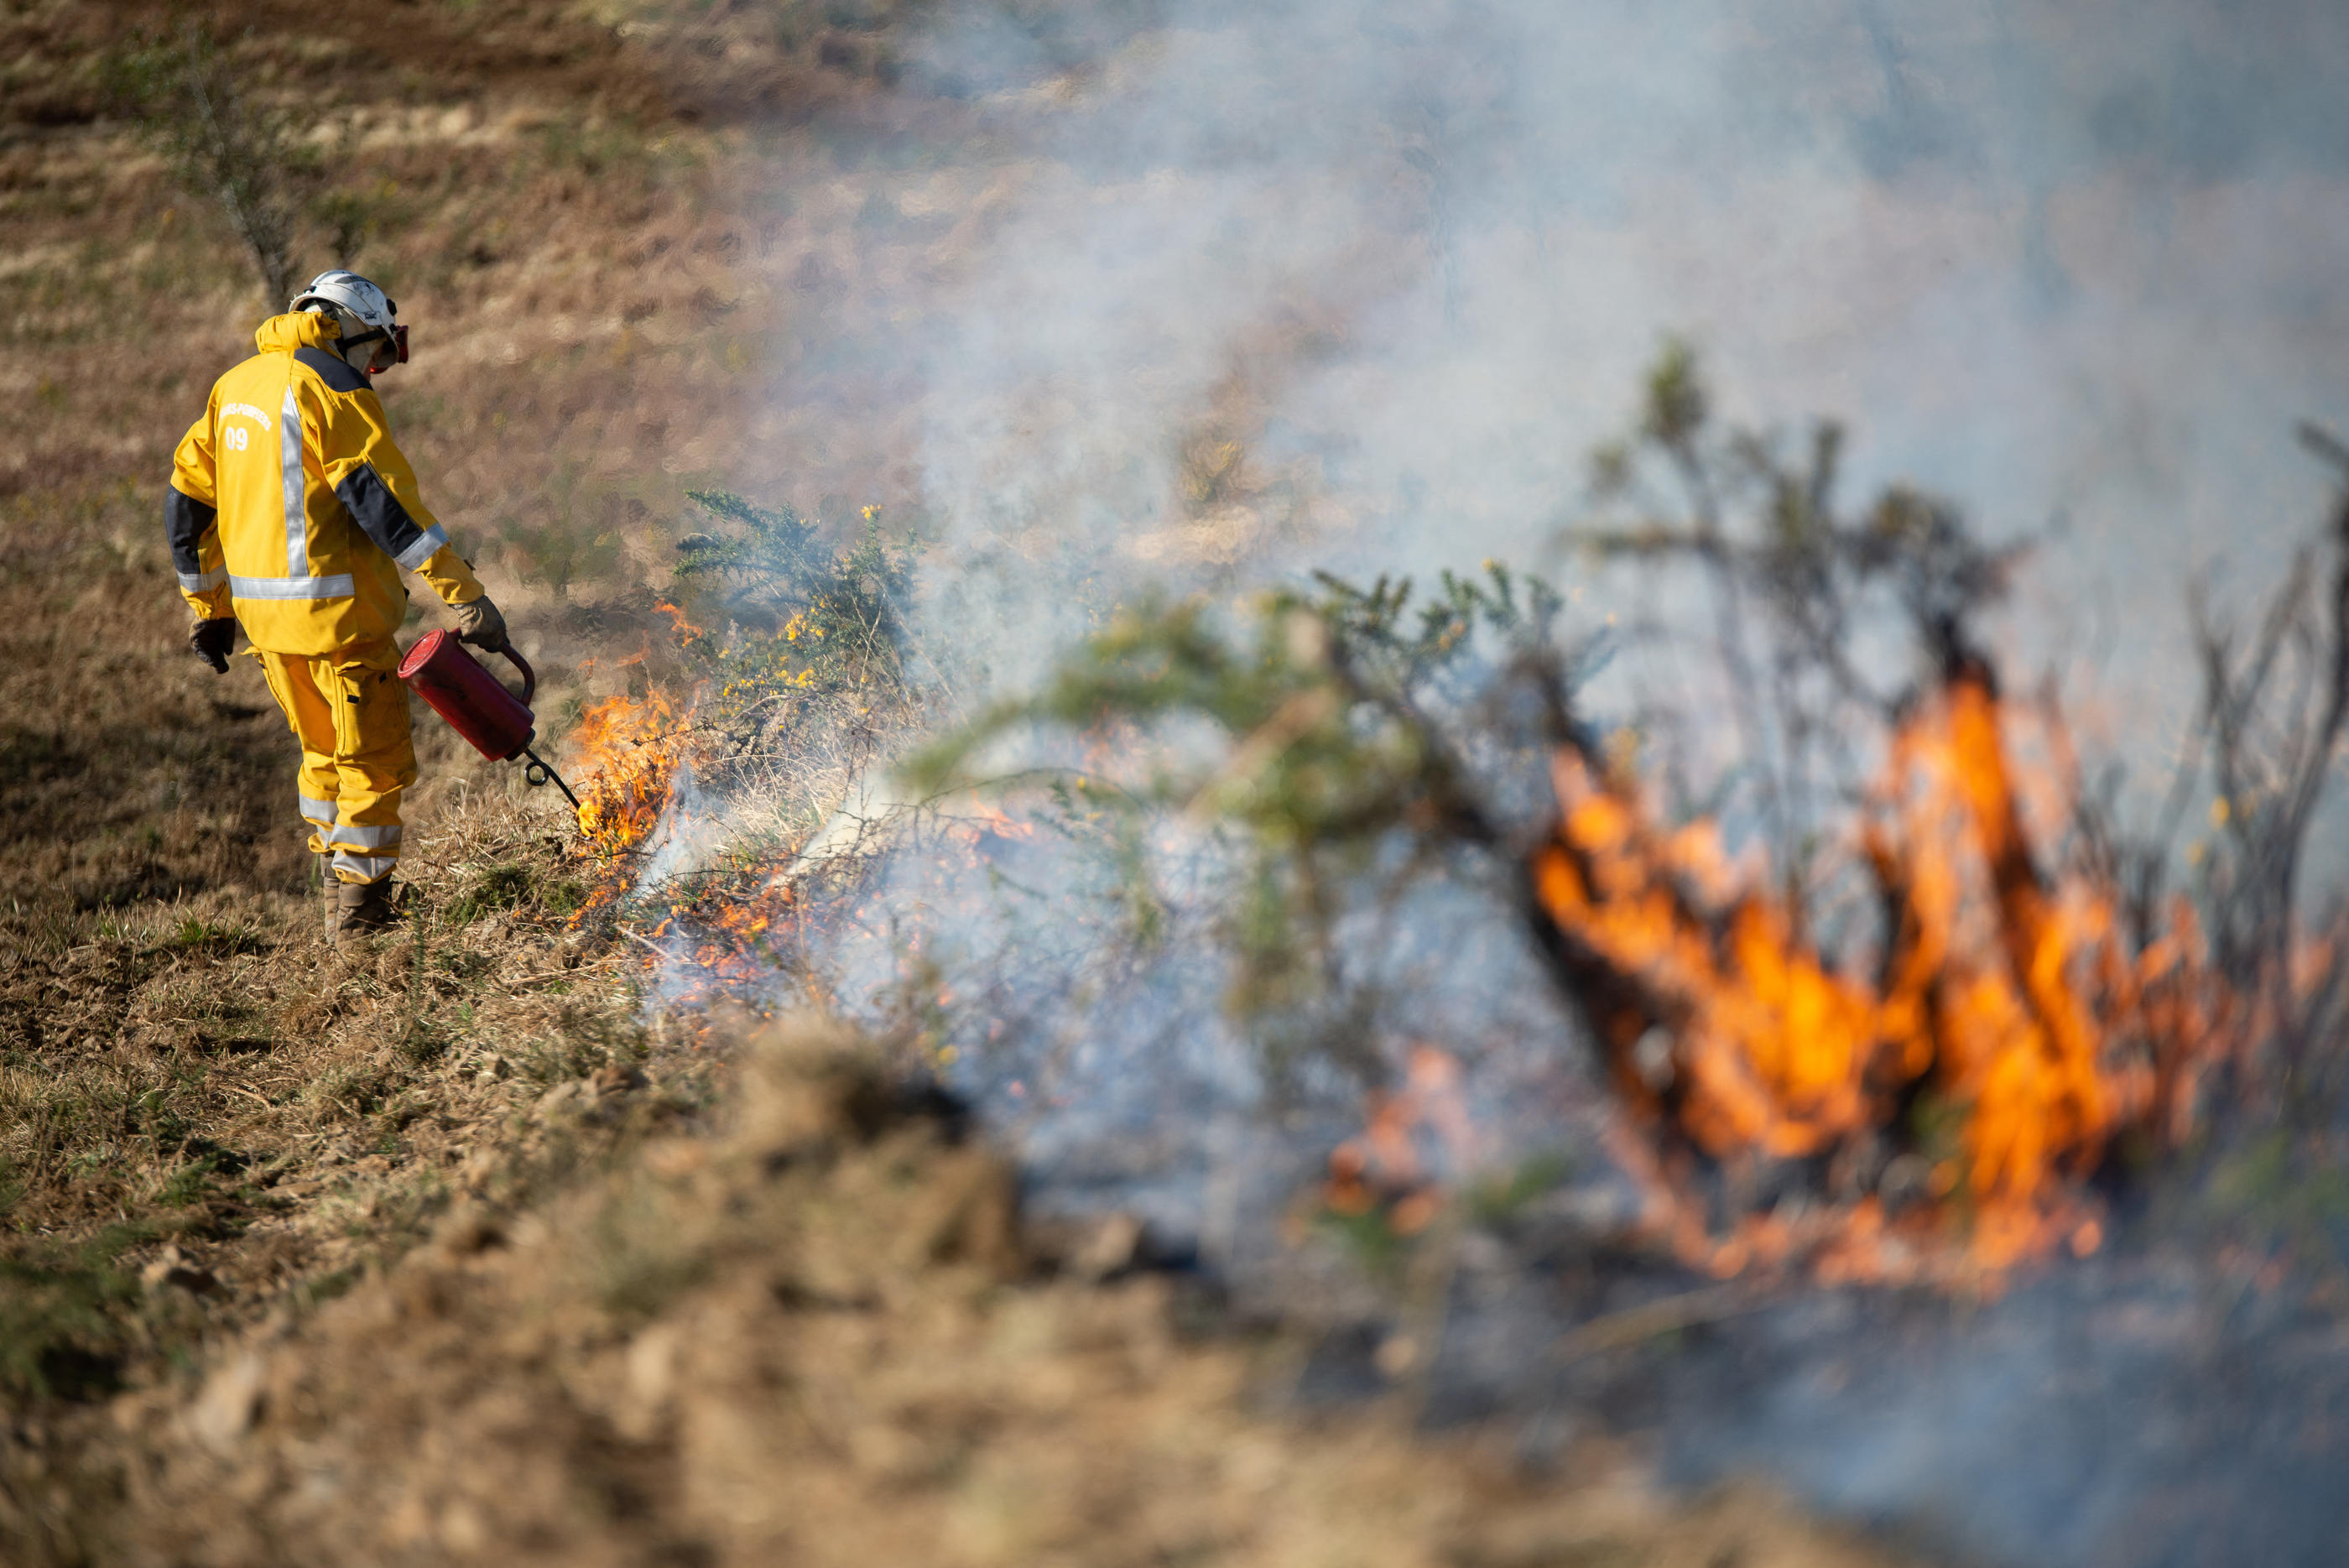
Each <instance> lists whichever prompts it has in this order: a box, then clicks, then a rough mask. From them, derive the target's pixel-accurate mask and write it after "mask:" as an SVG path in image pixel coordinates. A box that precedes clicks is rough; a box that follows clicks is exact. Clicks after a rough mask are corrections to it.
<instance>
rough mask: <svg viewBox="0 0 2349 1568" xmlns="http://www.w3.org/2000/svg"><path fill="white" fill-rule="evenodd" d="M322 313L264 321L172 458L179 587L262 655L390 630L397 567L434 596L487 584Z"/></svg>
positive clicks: (312, 650)
mask: <svg viewBox="0 0 2349 1568" xmlns="http://www.w3.org/2000/svg"><path fill="white" fill-rule="evenodd" d="M335 334H336V327H335V321H334V318H333V317H329V316H321V315H316V314H311V313H304V314H299V315H289V316H274V317H270V318H269V319H268V320H267V321H264V322H263V323H262V325H261V330H260V331H258V332H256V333H254V338H253V340H254V348H258V349H259V350H260V352H259V353H257V354H255V355H254V357H253V358H250V359H247V360H246V361H244V363H243V364H242V365H239V366H237V367H235V368H234V369H232V370H230V371H229V372H228V373H227V374H226V375H224V376H222V378H221V379H219V380H218V381H215V382H214V383H212V400H211V401H210V402H209V403H207V404H206V405H205V408H204V411H203V415H202V418H200V419H198V420H197V421H196V422H195V423H194V424H192V425H191V426H190V427H188V433H187V434H186V435H185V436H184V437H182V438H181V441H180V448H179V451H178V452H176V453H174V454H173V456H172V462H171V492H170V493H169V494H168V495H167V496H166V497H165V498H164V502H163V526H164V531H165V533H166V534H168V535H170V538H171V564H172V566H173V568H174V569H175V570H176V571H177V572H178V573H179V576H180V591H181V594H182V595H184V596H185V597H186V598H187V601H188V603H189V604H190V605H191V606H193V607H194V608H195V609H196V611H197V612H198V613H199V614H202V615H205V616H209V617H212V618H218V617H220V616H222V615H226V614H229V613H231V611H232V610H233V613H234V614H235V616H236V618H237V619H238V620H239V621H240V622H242V623H243V627H244V635H245V637H246V638H247V639H249V640H250V641H251V642H252V643H253V646H254V647H255V648H257V649H265V650H267V651H269V652H271V653H285V654H300V655H307V656H313V657H315V656H318V655H323V654H330V653H334V652H336V651H338V650H340V649H347V648H350V647H353V646H355V645H357V644H359V643H363V642H374V641H378V640H384V639H389V638H390V636H391V634H392V632H393V631H394V630H395V629H396V628H398V626H399V624H400V622H401V620H402V619H403V618H406V616H407V614H408V588H407V586H406V585H405V584H403V583H402V582H401V581H400V576H399V574H400V569H401V568H402V567H405V568H407V569H408V570H409V571H412V572H415V573H417V574H419V576H422V577H423V578H424V580H425V581H426V582H428V583H429V584H431V585H432V590H433V591H434V592H435V593H437V594H439V595H440V597H441V599H442V600H443V601H445V602H446V603H449V604H452V605H459V604H470V603H471V602H472V601H473V600H474V599H477V598H479V597H481V583H480V582H479V581H477V580H476V579H475V578H474V576H473V572H472V568H471V567H470V566H466V565H465V563H464V561H463V560H461V559H460V557H459V556H458V555H457V552H456V549H455V547H454V546H452V545H450V543H449V535H448V534H447V533H446V532H445V531H444V530H443V529H442V528H441V526H440V524H439V523H438V522H436V521H435V520H434V518H433V516H432V514H431V513H430V512H429V511H428V510H426V508H425V505H424V501H423V498H422V497H421V496H420V495H419V494H418V493H417V486H416V472H415V470H413V469H411V468H409V466H408V460H407V459H406V458H405V457H402V456H401V455H400V452H399V448H398V446H396V445H395V444H393V442H392V439H391V431H390V427H389V426H388V424H387V423H386V422H385V421H384V414H383V404H382V402H381V400H378V398H377V396H376V394H375V389H374V388H372V387H370V386H369V385H368V384H367V378H366V377H365V376H362V375H360V374H359V373H358V372H357V370H354V369H351V368H350V367H349V366H348V365H347V364H345V363H344V362H343V361H342V360H341V359H340V358H337V357H336V356H335V355H334V354H333V353H331V352H329V351H328V346H330V345H331V344H333V342H334V340H335Z"/></svg>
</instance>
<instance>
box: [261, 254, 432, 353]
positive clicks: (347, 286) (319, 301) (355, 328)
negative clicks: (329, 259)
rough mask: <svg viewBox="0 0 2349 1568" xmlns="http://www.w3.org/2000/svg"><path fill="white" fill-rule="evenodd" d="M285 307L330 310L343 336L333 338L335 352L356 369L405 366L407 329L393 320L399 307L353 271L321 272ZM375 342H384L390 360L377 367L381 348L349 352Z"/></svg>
mask: <svg viewBox="0 0 2349 1568" xmlns="http://www.w3.org/2000/svg"><path fill="white" fill-rule="evenodd" d="M286 308H287V309H288V310H317V311H331V312H332V313H333V315H334V317H335V318H336V322H337V323H338V324H339V325H340V327H341V328H342V335H341V336H340V337H337V338H336V339H335V351H336V353H338V354H340V355H341V356H342V357H343V358H345V359H347V360H349V361H350V363H351V368H352V369H355V370H365V371H368V372H370V373H372V372H373V371H376V370H378V369H383V370H388V369H390V368H391V367H392V366H394V365H405V364H407V363H408V328H407V327H403V326H401V325H400V324H399V323H398V322H397V321H395V320H393V319H392V317H394V316H396V315H398V311H399V306H397V305H395V304H393V303H392V301H391V300H390V299H389V298H388V297H387V296H385V294H384V292H383V290H381V289H379V288H378V287H377V286H375V285H374V284H372V283H369V282H368V281H367V279H366V278H363V277H361V276H360V275H358V274H357V273H355V272H345V271H344V270H342V269H341V268H339V267H336V268H334V269H333V270H331V271H327V272H322V273H320V274H319V275H317V276H316V277H314V278H312V279H311V280H310V281H309V282H308V283H306V284H305V285H304V286H303V287H302V292H301V293H299V294H297V295H295V296H294V303H293V304H291V305H289V306H286ZM377 342H382V343H385V344H386V345H387V346H388V348H389V351H390V352H391V354H392V356H393V357H392V358H389V359H384V361H383V363H382V364H380V365H378V364H377V363H375V361H376V360H378V359H383V354H384V350H382V349H374V348H369V349H368V351H367V353H365V354H362V355H359V356H358V357H357V358H353V357H352V353H351V350H353V349H355V348H366V347H367V345H369V344H373V343H377Z"/></svg>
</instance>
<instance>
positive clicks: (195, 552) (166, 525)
mask: <svg viewBox="0 0 2349 1568" xmlns="http://www.w3.org/2000/svg"><path fill="white" fill-rule="evenodd" d="M219 515H220V514H219V512H218V511H217V510H216V509H215V508H213V507H210V506H207V505H205V504H203V503H202V502H201V501H199V500H197V499H196V498H195V497H194V496H192V495H182V494H181V493H180V488H179V486H178V485H176V484H175V485H171V486H170V487H168V488H167V489H165V491H164V492H163V536H164V537H165V538H167V539H169V540H170V541H171V569H172V570H173V571H175V572H177V573H179V574H180V577H181V581H182V582H185V581H186V580H187V579H188V578H191V577H194V576H200V575H201V574H202V571H203V569H204V553H203V542H204V535H207V534H209V533H211V532H212V520H213V519H214V518H215V517H217V516H219ZM196 591H201V590H196Z"/></svg>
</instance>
